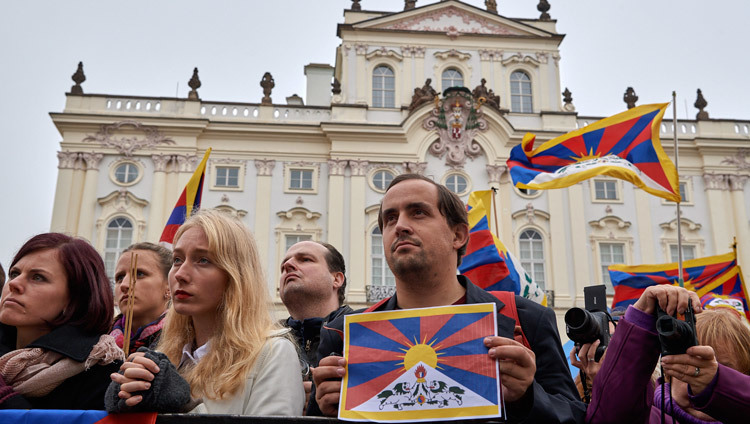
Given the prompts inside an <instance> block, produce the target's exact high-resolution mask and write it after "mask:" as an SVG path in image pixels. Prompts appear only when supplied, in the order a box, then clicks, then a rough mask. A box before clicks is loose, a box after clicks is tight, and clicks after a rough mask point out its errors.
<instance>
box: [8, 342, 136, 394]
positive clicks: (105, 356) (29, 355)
mask: <svg viewBox="0 0 750 424" xmlns="http://www.w3.org/2000/svg"><path fill="white" fill-rule="evenodd" d="M118 359H119V360H121V361H122V360H124V359H125V357H124V355H123V353H122V350H120V348H119V347H117V344H116V343H115V339H114V338H113V337H112V336H110V335H107V334H104V335H102V336H101V337H100V338H99V342H97V343H96V344H95V345H94V347H93V348H92V349H91V353H89V357H88V358H86V361H85V362H77V361H74V360H72V359H70V358H68V357H67V356H64V355H61V354H59V353H57V352H53V351H51V350H46V349H42V348H38V347H33V348H25V349H16V350H14V351H12V352H8V353H6V354H5V355H3V356H2V357H0V375H2V376H3V379H5V382H6V383H7V384H8V385H9V386H13V390H15V391H16V392H18V393H20V394H22V395H24V396H28V397H42V396H46V395H48V394H49V393H50V392H51V391H52V390H54V389H55V388H56V387H57V386H59V385H60V384H62V383H63V382H64V381H65V380H67V379H68V378H70V377H73V376H75V375H77V374H80V373H81V372H83V371H85V370H88V369H89V368H91V367H92V366H94V365H106V364H110V363H112V362H114V361H116V360H118Z"/></svg>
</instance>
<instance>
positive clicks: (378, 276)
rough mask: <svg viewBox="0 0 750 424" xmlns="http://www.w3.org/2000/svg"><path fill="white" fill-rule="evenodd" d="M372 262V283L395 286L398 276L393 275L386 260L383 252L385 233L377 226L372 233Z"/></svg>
mask: <svg viewBox="0 0 750 424" xmlns="http://www.w3.org/2000/svg"><path fill="white" fill-rule="evenodd" d="M370 245H371V246H372V247H371V250H370V261H371V262H370V264H371V266H372V279H371V282H370V284H372V285H373V286H395V285H396V277H394V276H393V273H392V272H391V269H390V268H389V267H388V263H387V262H386V261H385V254H384V253H383V234H382V233H381V232H380V228H378V227H377V226H376V227H375V228H373V229H372V233H370Z"/></svg>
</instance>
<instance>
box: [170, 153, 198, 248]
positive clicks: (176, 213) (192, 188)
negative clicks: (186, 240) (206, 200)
mask: <svg viewBox="0 0 750 424" xmlns="http://www.w3.org/2000/svg"><path fill="white" fill-rule="evenodd" d="M210 154H211V148H210V147H209V148H208V150H206V154H205V155H203V160H202V161H201V163H199V164H198V167H197V168H196V169H195V172H194V173H193V176H192V177H190V181H188V183H187V185H186V186H185V189H184V190H182V194H181V195H180V198H179V199H177V204H175V205H174V209H173V210H172V214H171V215H169V219H168V220H167V225H165V226H164V231H163V232H162V233H161V238H159V243H160V244H167V245H169V246H171V245H172V241H174V235H175V234H176V233H177V230H178V229H179V228H180V225H182V224H183V223H184V222H185V220H186V219H188V218H190V215H191V214H192V213H193V211H195V210H198V209H200V207H201V197H202V196H203V177H204V175H205V174H206V162H208V156H209V155H210Z"/></svg>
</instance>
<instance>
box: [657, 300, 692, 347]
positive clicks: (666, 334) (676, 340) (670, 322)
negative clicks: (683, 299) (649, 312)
mask: <svg viewBox="0 0 750 424" xmlns="http://www.w3.org/2000/svg"><path fill="white" fill-rule="evenodd" d="M656 332H657V333H658V334H659V343H660V344H661V354H662V356H667V355H682V354H683V353H685V352H686V351H687V349H688V348H689V347H691V346H697V345H698V339H697V337H696V333H695V314H694V313H693V301H692V300H688V308H687V310H686V311H685V320H684V321H682V320H679V319H677V318H676V316H671V315H669V314H667V313H666V312H664V311H663V310H662V309H661V308H660V307H659V306H658V305H657V306H656Z"/></svg>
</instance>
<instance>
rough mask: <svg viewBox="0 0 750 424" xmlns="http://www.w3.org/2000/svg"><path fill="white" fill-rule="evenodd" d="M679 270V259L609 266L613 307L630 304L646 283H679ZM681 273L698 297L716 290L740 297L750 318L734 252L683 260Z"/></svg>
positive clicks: (644, 288) (726, 294)
mask: <svg viewBox="0 0 750 424" xmlns="http://www.w3.org/2000/svg"><path fill="white" fill-rule="evenodd" d="M678 273H679V271H678V268H677V263H676V262H674V263H670V264H663V265H636V266H626V265H612V266H610V267H609V276H610V279H611V280H612V285H614V288H615V296H614V299H613V301H612V307H613V308H615V307H627V306H628V305H631V304H633V303H635V301H636V300H638V298H639V297H640V296H641V294H642V293H643V291H644V290H646V287H649V286H653V285H656V284H671V285H675V286H676V285H678V284H679V282H678V279H677V277H678ZM682 275H683V277H682V278H683V280H684V285H685V288H687V289H690V290H693V291H695V292H696V293H697V294H698V297H704V296H705V295H707V294H710V293H713V294H715V295H718V296H720V297H726V298H729V297H731V298H735V299H739V300H740V301H741V302H742V308H743V310H744V312H745V315H746V316H747V317H748V318H750V309H748V295H747V290H746V288H745V284H744V282H743V281H742V272H741V271H740V266H739V265H738V264H737V255H736V254H735V252H730V253H727V254H724V255H717V256H709V257H707V258H699V259H693V260H689V261H684V262H683V269H682Z"/></svg>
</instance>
